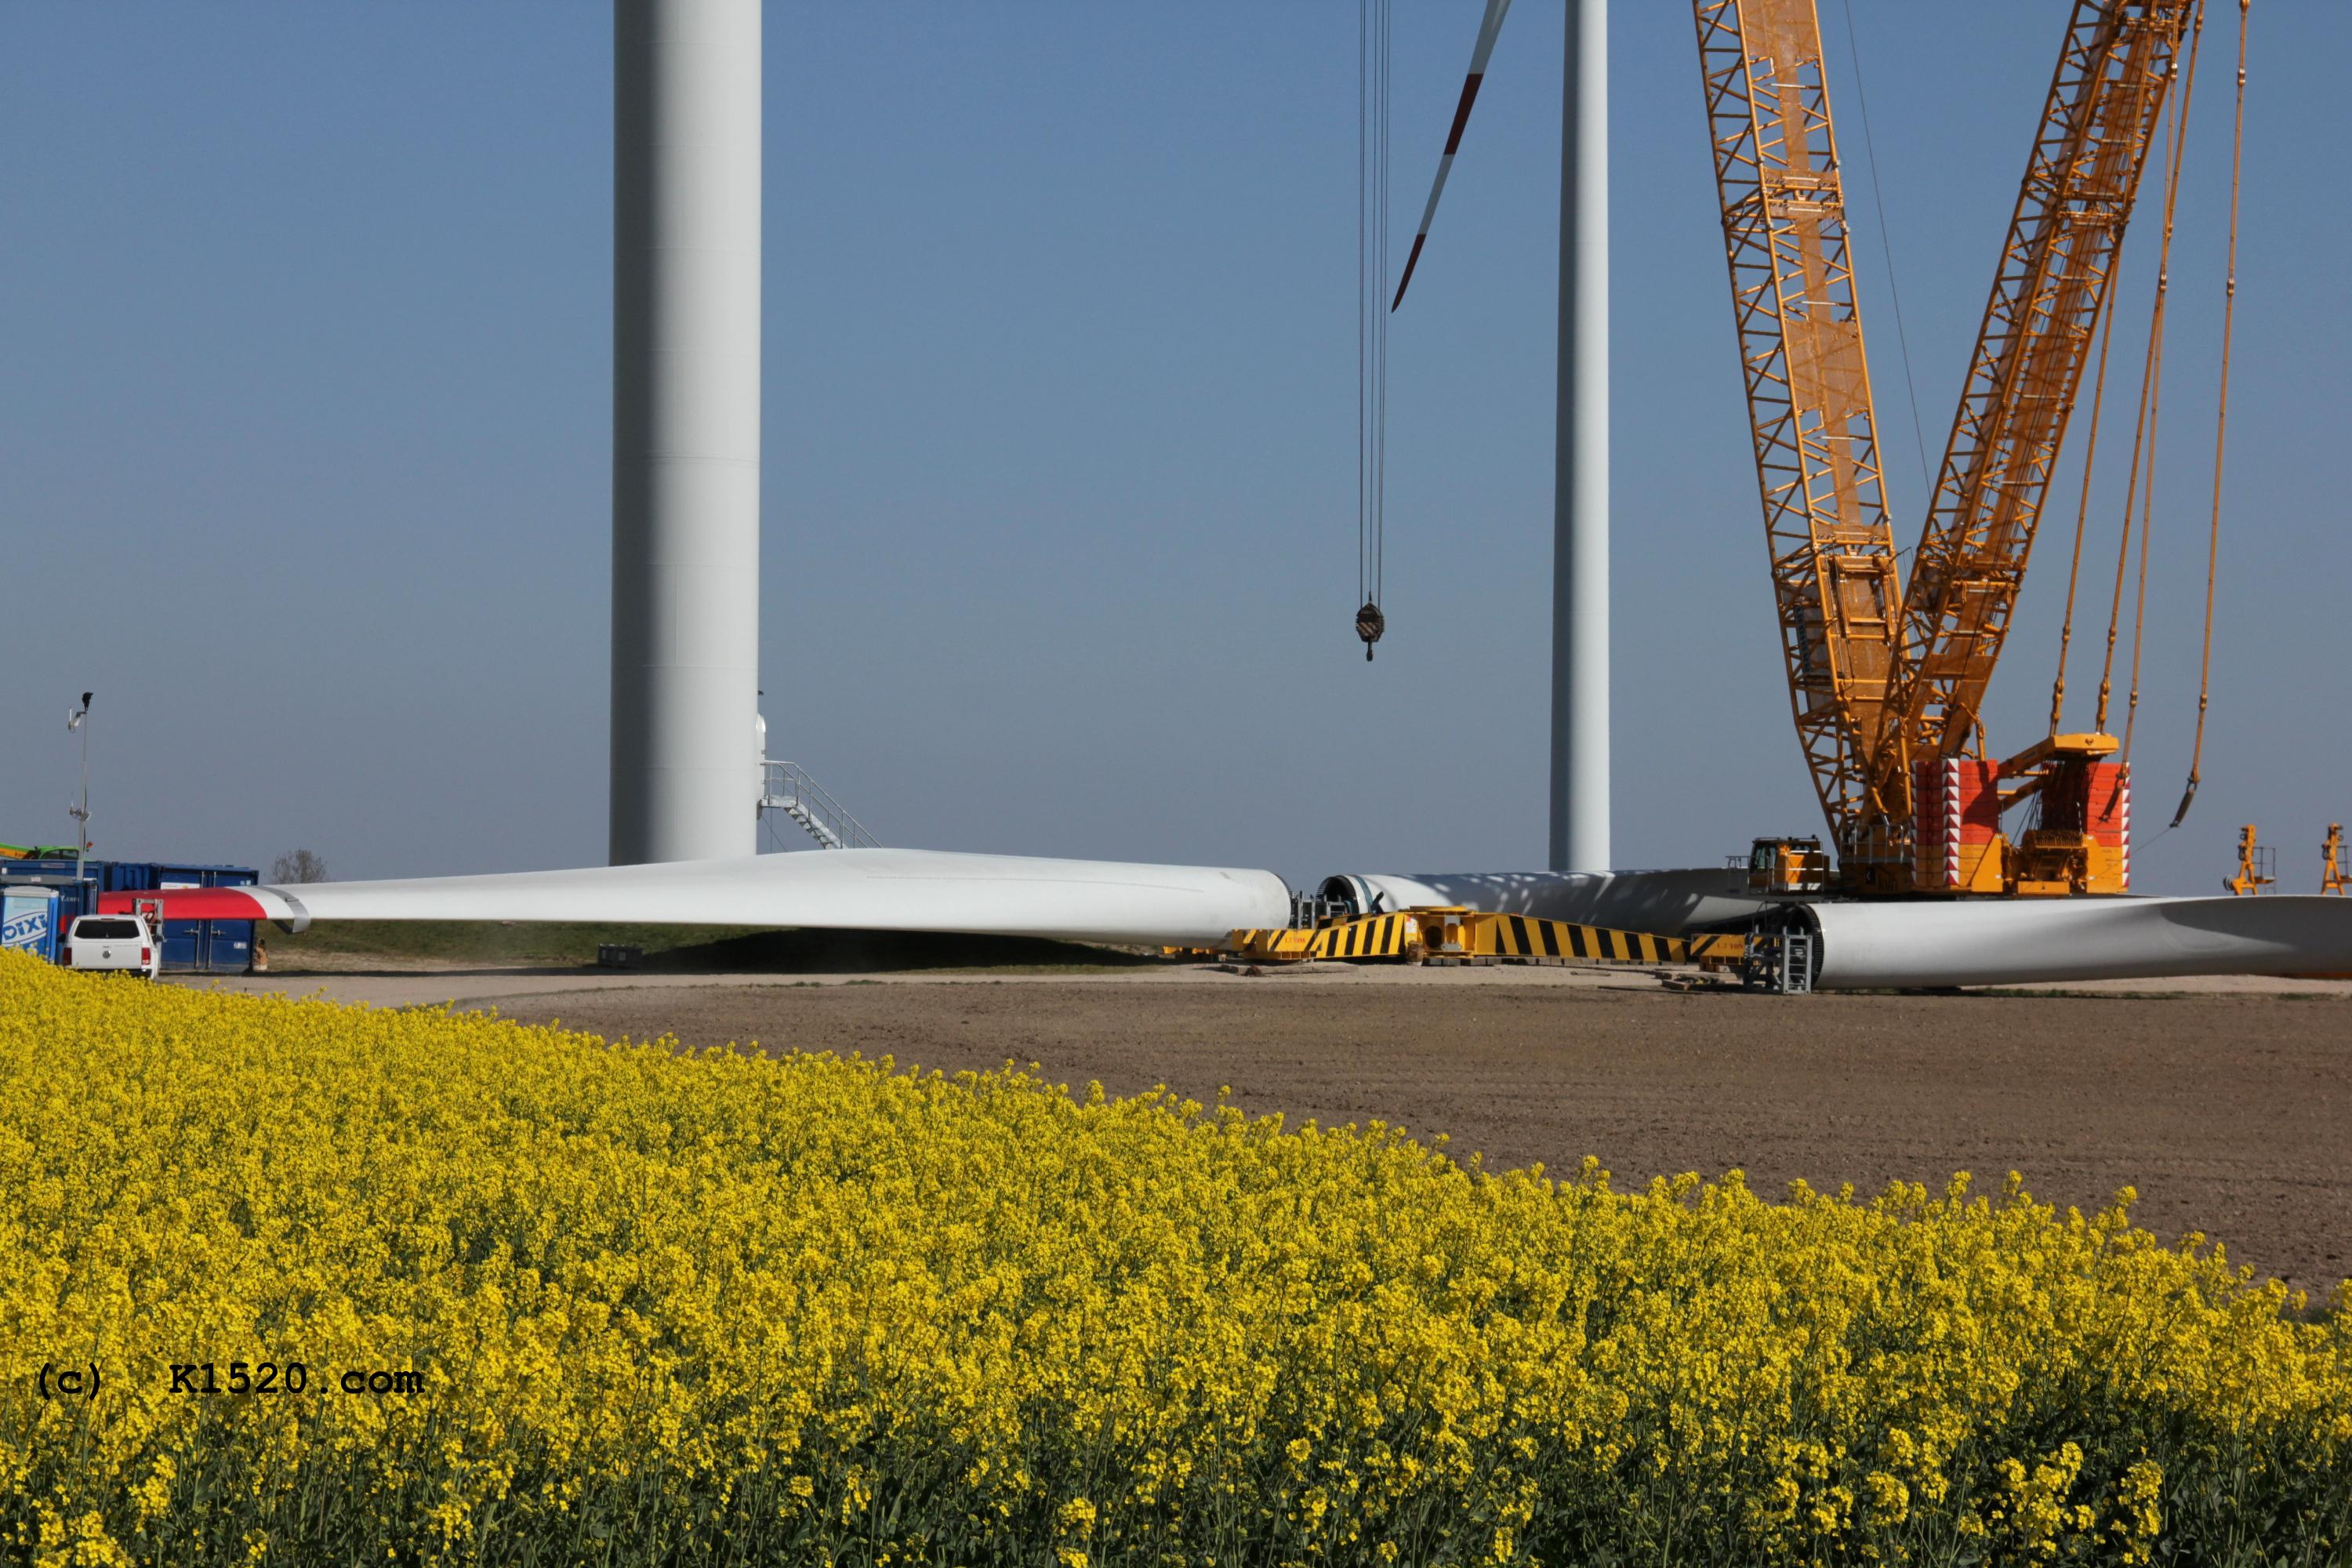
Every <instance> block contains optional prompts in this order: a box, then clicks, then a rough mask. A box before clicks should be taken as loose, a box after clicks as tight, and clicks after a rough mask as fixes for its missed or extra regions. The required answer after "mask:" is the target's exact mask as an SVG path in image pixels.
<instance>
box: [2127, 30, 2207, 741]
mask: <svg viewBox="0 0 2352 1568" xmlns="http://www.w3.org/2000/svg"><path fill="white" fill-rule="evenodd" d="M2204 37H2205V7H2204V6H2203V5H2199V6H2198V7H2197V9H2196V11H2195V13H2194V14H2193V15H2192V16H2191V18H2190V21H2189V74H2188V75H2187V76H2186V77H2184V78H2183V79H2182V80H2181V84H2180V114H2179V118H2178V119H2177V120H2175V121H2173V123H2172V151H2171V154H2170V156H2171V160H2172V166H2171V167H2170V168H2168V169H2167V170H2166V171H2165V179H2164V238H2163V241H2162V243H2161V244H2160V245H2159V246H2158V250H2157V273H2156V316H2155V319H2154V321H2151V322H2150V323H2149V325H2148V345H2147V348H2148V362H2147V363H2148V376H2147V387H2146V395H2147V482H2146V484H2145V485H2143V486H2142V488H2141V491H2140V515H2139V574H2138V577H2139V581H2138V585H2137V588H2136V589H2135V590H2134V593H2133V605H2132V667H2131V695H2130V697H2129V699H2128V700H2126V704H2125V707H2124V744H2123V750H2122V751H2121V752H2118V753H2117V754H2116V761H2117V762H2119V763H2122V764H2123V765H2124V767H2125V769H2126V771H2128V770H2129V769H2130V767H2131V754H2132V731H2134V730H2135V729H2136V728H2137V726H2138V723H2139V656H2140V650H2141V648H2142V647H2145V646H2146V641H2147V639H2146V637H2145V636H2144V634H2145V632H2146V630H2147V544H2148V538H2149V536H2150V535H2151V534H2153V533H2154V532H2155V531H2156V457H2157V449H2158V441H2157V430H2158V425H2159V423H2160V417H2161V416H2162V413H2163V405H2164V328H2165V319H2166V311H2165V305H2166V302H2167V300H2168V297H2169V295H2170V293H2171V288H2172V226H2173V216H2174V214H2175V211H2176V209H2177V208H2178V207H2179V202H2180V165H2181V163H2182V161H2183V157H2184V155H2185V154H2186V153H2187V152H2188V146H2189V100H2191V99H2193V98H2194V97H2195V96H2196V94H2197V54H2198V47H2199V45H2200V43H2202V42H2203V40H2204Z"/></svg>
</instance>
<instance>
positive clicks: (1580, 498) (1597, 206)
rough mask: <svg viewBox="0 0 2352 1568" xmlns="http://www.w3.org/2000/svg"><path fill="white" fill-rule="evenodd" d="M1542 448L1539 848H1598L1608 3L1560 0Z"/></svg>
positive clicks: (1578, 862)
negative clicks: (1548, 399) (1547, 772)
mask: <svg viewBox="0 0 2352 1568" xmlns="http://www.w3.org/2000/svg"><path fill="white" fill-rule="evenodd" d="M1567 4H1568V28H1567V32H1568V44H1567V59H1566V61H1565V63H1564V68H1563V71H1562V76H1563V80H1562V83H1561V93H1560V126H1559V138H1560V148H1559V404H1558V408H1557V419H1558V427H1557V431H1556V435H1555V443H1554V447H1553V462H1554V476H1553V489H1552V597H1551V859H1550V866H1551V868H1552V869H1553V870H1555V871H1605V870H1607V869H1609V868H1610V847H1609V5H1608V0H1567Z"/></svg>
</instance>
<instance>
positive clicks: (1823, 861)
mask: <svg viewBox="0 0 2352 1568" xmlns="http://www.w3.org/2000/svg"><path fill="white" fill-rule="evenodd" d="M1829 879H1830V858H1829V857H1828V856H1826V855H1824V854H1822V841H1821V840H1820V839H1819V838H1759V839H1758V840H1756V842H1755V843H1754V845H1753V846H1751V847H1749V849H1748V891H1750V892H1755V893H1818V892H1821V891H1822V889H1825V888H1827V887H1828V886H1829Z"/></svg>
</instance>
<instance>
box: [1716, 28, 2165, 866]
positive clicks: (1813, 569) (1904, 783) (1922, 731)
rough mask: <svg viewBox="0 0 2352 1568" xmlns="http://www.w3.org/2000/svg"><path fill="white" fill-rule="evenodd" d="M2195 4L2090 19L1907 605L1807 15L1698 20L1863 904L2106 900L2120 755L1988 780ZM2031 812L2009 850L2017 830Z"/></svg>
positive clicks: (2069, 755)
mask: <svg viewBox="0 0 2352 1568" xmlns="http://www.w3.org/2000/svg"><path fill="white" fill-rule="evenodd" d="M2196 3H2197V0H2076V4H2075V5H2074V14H2073V17H2072V20H2071V21H2070V22H2069V24H2068V27H2067V33H2066V38H2065V42H2064V44H2063V48H2062V50H2061V53H2060V58H2059V64H2058V68H2057V71H2056V74H2055V76H2054V77H2053V80H2052V83H2051V88H2050V94H2049V98H2048V100H2047V102H2046V104H2045V105H2044V108H2043V110H2042V125H2041V128H2040V130H2039V132H2037V133H2036V135H2035V138H2034V142H2033V150H2032V156H2031V158H2030V159H2029V161H2028V164H2027V168H2026V174H2025V178H2024V181H2023V184H2021V187H2020V190H2019V194H2018V200H2017V205H2016V208H2015V211H2014V213H2013V214H2012V216H2011V221H2010V228H2009V236H2008V239H2007V241H2006V243H2005V244H2004V246H2003V247H2002V250H2001V259H2000V268H1999V270H1998V272H1997V274H1996V276H1995V279H1994V283H1993V289H1992V297H1991V301H1990V305H1989V306H1988V307H1987V310H1986V312H1985V318H1984V321H1983V323H1982V325H1981V327H1980V328H1979V331H1978V336H1977V345H1976V351H1975V353H1974V354H1973V356H1972V358H1971V360H1970V364H1969V376H1968V381H1967V384H1966V387H1965V390H1964V392H1963V394H1962V396H1961V400H1960V406H1959V411H1958V416H1957V417H1956V418H1955V420H1954V422H1953V426H1952V434H1951V438H1950V443H1949V445H1948V448H1947V450H1946V453H1945V457H1944V462H1943V468H1942V473H1941V476H1940V478H1939V479H1938V480H1937V485H1936V489H1935V495H1934V500H1933V503H1932V505H1931V508H1930V511H1929V516H1928V519H1927V527H1926V531H1925V532H1924V534H1923V536H1922V538H1921V541H1920V543H1919V547H1918V552H1917V557H1916V563H1915V565H1914V567H1913V569H1912V572H1911V574H1910V581H1909V583H1908V584H1907V585H1906V584H1905V583H1904V582H1903V580H1902V571H1901V566H1900V563H1899V561H1898V559H1897V556H1896V553H1895V545H1894V538H1893V533H1892V530H1891V529H1890V527H1889V524H1888V521H1887V517H1886V507H1885V492H1884V489H1883V487H1882V485H1881V482H1880V472H1879V463H1878V440H1877V420H1876V415H1875V413H1874V408H1873V405H1872V400H1871V392H1870V370H1869V356H1868V353H1867V351H1866V348H1865V345H1864V337H1863V329H1862V313H1861V307H1860V303H1859V301H1858V300H1857V298H1856V295H1855V291H1854V282H1853V267H1852V263H1851V260H1850V258H1849V256H1848V250H1847V232H1846V209H1845V197H1844V191H1843V183H1842V173H1841V171H1842V167H1843V165H1842V163H1841V162H1840V159H1839V156H1838V152H1837V141H1836V133H1835V130H1834V128H1833V126H1832V121H1831V117H1830V105H1829V93H1828V86H1827V82H1826V79H1825V73H1824V70H1823V66H1822V40H1821V25H1820V18H1819V16H1818V15H1817V14H1816V12H1815V8H1814V4H1813V0H1694V11H1695V15H1696V21H1697V26H1698V47H1699V59H1700V68H1701V74H1702V77H1703V79H1704V86H1705V90H1706V113H1707V121H1708V127H1709V132H1710V135H1711V139H1712V142H1713V147H1714V154H1715V169H1716V181H1717V191H1718V194H1719V195H1720V196H1721V198H1722V220H1723V235H1724V243H1725V254H1726V257H1727V260H1728V262H1729V265H1730V274H1731V297H1732V310H1733V319H1734V322H1735V325H1736V328H1737V330H1738V339H1739V350H1740V363H1741V367H1742V370H1743V373H1744V376H1745V383H1746V389H1747V395H1748V413H1749V420H1750V426H1751V430H1752V434H1753V437H1754V451H1755V459H1756V474H1757V481H1758V486H1759V492H1760V494H1761V497H1762V500H1763V504H1764V522H1765V532H1766V539H1767V543H1768V546H1769V559H1770V562H1771V570H1772V581H1773V591H1774V598H1775V603H1776V605H1777V608H1778V616H1779V622H1780V642H1781V651H1782V655H1783V662H1784V664H1785V667H1786V673H1787V677H1788V682H1789V693H1790V705H1791V709H1792V711H1793V714H1794V717H1795V720H1796V727H1797V734H1798V739H1799V742H1800V743H1801V746H1802V748H1803V750H1804V754H1805V759H1806V763H1807V765H1808V767H1809V768H1810V769H1811V773H1812V778H1813V785H1814V789H1815V792H1816V793H1817V794H1818V795H1819V796H1820V799H1821V804H1822V811H1823V813H1824V815H1825V816H1827V817H1828V819H1829V824H1830V829H1831V838H1832V844H1833V846H1834V847H1835V851H1836V856H1837V865H1836V868H1835V870H1834V873H1833V874H1832V887H1833V888H1834V889H1836V890H1838V891H1843V892H1854V893H1933V892H1942V893H2011V894H2016V893H2024V894H2064V893H2108V892H2122V891H2124V890H2125V889H2126V888H2128V886H2129V882H2130V842H2129V826H2128V825H2129V819H2130V818H2129V783H2128V780H2127V777H2126V774H2125V773H2124V770H2123V768H2122V766H2121V764H2120V763H2119V762H2118V761H2117V760H2116V752H2117V749H2118V748H2117V742H2116V741H2115V740H2114V738H2113V737H2111V736H2108V735H2105V734H2088V735H2077V734H2063V735H2062V734H2060V733H2058V725H2057V721H2056V719H2055V718H2054V717H2053V721H2052V725H2051V733H2050V734H2049V735H2048V736H2047V737H2046V738H2045V739H2044V740H2042V741H2041V742H2037V743H2036V744H2035V745H2033V746H2032V747H2029V748H2028V749H2027V750H2025V751H2023V752H2019V753H2017V754H2016V755H2014V756H2012V757H2011V758H2010V759H2008V760H2007V761H2006V762H1993V761H1990V760H1989V759H1988V758H1987V757H1986V755H1985V753H1984V751H1983V749H1982V743H1981V740H1980V735H1979V722H1978V713H1979V707H1980V705H1981V703H1982V700H1983V697H1984V692H1985V689H1986V686H1987V684H1988V682H1989V681H1990V679H1991V677H1992V671H1993V667H1994V665H1995V663H1996V661H1997V660H1998V659H1999V658H2000V650H2001V645H2002V642H2003V640H2004V638H2005V637H2006V636H2007V634H2008V630H2009V624H2010V618H2011V611H2012V610H2013V608H2014V606H2015V604H2016V599H2017V594H2018V590H2019V587H2020V585H2021V584H2022V582H2023V579H2024V574H2025V567H2026V563H2027V560H2028V558H2029V557H2030V555H2031V554H2032V547H2033V536H2034V531H2035V527H2036V524H2037V523H2038V522H2039V521H2040V517H2041V511H2042V500H2043V496H2044V494H2045V492H2046V491H2047V489H2048V487H2049V481H2050V477H2051V471H2052V468H2053V466H2054V464H2055V462H2056V459H2057V455H2058V451H2059V447H2060V444H2061V442H2062V441H2063V438H2064V436H2065V431H2066V425H2067V420H2068V418H2069V416H2071V415H2072V413H2073V410H2074V399H2075V394H2076V390H2077V388H2078V386H2079V384H2080V381H2081V378H2082V373H2083V368H2084V362H2085V360H2086V358H2087V357H2088V353H2089V349H2090V346H2091V342H2092V337H2093V330H2094V328H2095V326H2096V324H2097V322H2098V320H2099V313H2100V310H2101V307H2102V305H2103V303H2104V302H2105V298H2106V294H2107V289H2108V285H2109V283H2110V282H2111V281H2112V279H2113V278H2114V274H2115V264H2116V258H2117V256H2118V255H2119V253H2120V249H2121V246H2122V243H2123V237H2124V231H2125V228H2126V224H2127V223H2128V221H2129V218H2130V216H2131V209H2132V204H2133V199H2134V196H2135V195H2136V193H2137V189H2138V186H2139V182H2140V176H2141V174H2142V172H2143V170H2144V169H2145V167H2146V164H2147V153H2148V150H2149V147H2150V144H2151V142H2153V141H2154V139H2155V131H2156V126H2157V121H2158V112H2159V111H2160V110H2161V109H2162V107H2163V104H2164V100H2165V94H2166V91H2167V89H2168V87H2169V86H2170V84H2171V82H2172V79H2173V77H2174V76H2175V74H2176V66H2177V63H2178V61H2179V57H2180V52H2181V46H2182V41H2183V37H2184V35H2185V33H2186V31H2187V29H2188V28H2189V25H2190V22H2191V19H2192V17H2193V16H2194V14H2195V10H2196ZM2029 799H2038V801H2039V802H2040V821H2039V824H2038V825H2037V826H2034V827H2032V828H2031V829H2029V830H2027V831H2025V832H2023V833H2021V835H2020V836H2019V837H2018V839H2017V841H2015V842H2013V843H2012V842H2011V840H2010V838H2009V837H2007V836H2006V835H2004V834H2003V833H2002V832H2001V830H2000V816H2001V813H2002V812H2003V811H2004V810H2006V809H2007V808H2009V807H2011V806H2013V805H2021V804H2022V803H2024V802H2026V801H2028V800H2029Z"/></svg>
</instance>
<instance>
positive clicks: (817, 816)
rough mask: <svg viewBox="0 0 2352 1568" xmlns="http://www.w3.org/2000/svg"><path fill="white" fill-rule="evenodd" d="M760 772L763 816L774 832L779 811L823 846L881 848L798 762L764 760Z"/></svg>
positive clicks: (762, 819)
mask: <svg viewBox="0 0 2352 1568" xmlns="http://www.w3.org/2000/svg"><path fill="white" fill-rule="evenodd" d="M760 772H761V791H760V817H761V821H763V822H769V823H770V830H771V832H772V831H773V823H772V818H771V817H770V814H771V813H778V814H781V815H782V816H788V817H791V818H792V819H793V821H794V822H797V823H799V824H800V825H801V827H802V829H803V831H805V832H806V833H807V834H808V836H809V837H811V838H814V839H815V840H816V842H817V847H819V848H821V849H873V848H877V847H878V846H877V844H876V843H875V840H874V836H873V835H872V834H870V833H868V832H866V829H865V827H864V826H861V825H860V824H859V822H858V820H857V818H856V817H854V816H850V815H849V812H848V810H847V809H846V808H845V806H843V805H842V804H841V803H840V802H839V801H837V800H835V799H834V798H833V796H831V795H827V794H826V793H825V792H824V788H823V787H822V786H821V785H819V784H817V782H816V781H815V780H814V779H813V778H811V777H809V776H808V773H807V770H805V769H803V767H802V766H801V765H800V764H799V763H762V764H761V770H760Z"/></svg>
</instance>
